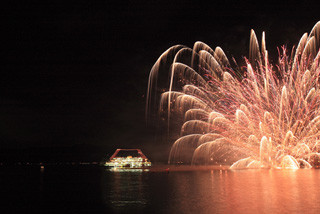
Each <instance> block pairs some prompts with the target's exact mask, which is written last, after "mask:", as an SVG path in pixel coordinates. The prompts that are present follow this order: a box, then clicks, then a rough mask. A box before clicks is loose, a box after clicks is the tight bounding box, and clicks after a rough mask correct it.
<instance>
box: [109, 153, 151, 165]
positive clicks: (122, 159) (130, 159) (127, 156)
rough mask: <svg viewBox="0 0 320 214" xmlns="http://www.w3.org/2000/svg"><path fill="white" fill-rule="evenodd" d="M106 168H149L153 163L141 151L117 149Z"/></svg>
mask: <svg viewBox="0 0 320 214" xmlns="http://www.w3.org/2000/svg"><path fill="white" fill-rule="evenodd" d="M104 166H107V167H113V168H130V169H131V168H148V167H150V166H151V162H150V161H149V160H148V158H147V157H146V156H145V155H144V154H143V153H142V151H141V149H117V150H116V151H115V153H114V154H113V155H112V156H111V157H110V159H109V161H107V162H106V163H105V164H104Z"/></svg>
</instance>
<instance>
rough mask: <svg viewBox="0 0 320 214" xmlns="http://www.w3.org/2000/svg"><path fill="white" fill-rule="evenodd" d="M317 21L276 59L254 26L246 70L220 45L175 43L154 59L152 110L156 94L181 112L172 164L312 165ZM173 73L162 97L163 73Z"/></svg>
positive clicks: (315, 156)
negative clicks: (271, 58) (272, 61)
mask: <svg viewBox="0 0 320 214" xmlns="http://www.w3.org/2000/svg"><path fill="white" fill-rule="evenodd" d="M319 44H320V22H318V23H317V24H316V25H315V26H314V28H313V29H312V30H311V33H310V34H309V35H308V34H307V33H305V34H304V35H303V36H302V38H301V39H300V42H299V44H298V45H297V48H296V49H295V50H293V52H292V54H290V55H287V50H286V49H285V48H282V51H281V53H280V54H279V61H278V63H277V64H275V65H271V64H270V63H269V60H268V51H267V49H266V43H265V36H264V33H263V35H262V42H261V51H260V47H259V43H258V41H257V38H256V35H255V32H254V31H253V30H251V34H250V47H249V50H250V51H249V58H248V59H246V58H245V63H246V67H245V71H243V69H242V70H241V69H239V68H238V67H237V68H232V67H236V66H231V63H230V62H229V60H228V58H227V56H226V55H225V53H224V52H223V50H222V49H221V48H220V47H217V48H215V50H213V49H211V48H210V47H209V46H208V45H206V44H204V43H203V42H196V43H195V44H194V47H193V49H190V48H188V47H185V46H182V45H177V46H173V47H171V48H169V49H168V50H167V51H166V52H164V53H163V54H162V55H161V56H160V58H159V59H158V60H157V62H156V63H155V65H154V66H153V68H152V70H151V72H150V76H149V85H148V92H147V114H148V112H149V111H152V109H154V108H153V104H154V103H157V100H158V98H159V100H160V107H159V109H158V110H159V111H160V112H161V113H162V114H163V112H166V114H167V116H166V117H167V120H168V124H170V122H169V121H170V120H173V119H174V120H176V119H177V118H182V119H183V122H182V124H181V129H180V130H181V132H180V138H178V139H177V140H176V141H175V142H174V144H173V145H172V147H171V152H170V155H169V163H177V162H185V163H191V164H195V165H197V164H205V165H207V164H210V165H212V164H213V165H230V166H231V168H261V167H265V168H300V167H304V168H311V167H313V166H318V164H319V157H320V153H319V152H320V88H319V72H320V67H319V58H320V51H319ZM163 72H167V73H168V74H169V77H170V80H169V86H168V89H167V91H166V92H164V93H162V94H161V97H159V96H157V93H159V92H158V91H157V89H158V85H157V82H158V75H159V74H160V73H163ZM158 103H159V102H158Z"/></svg>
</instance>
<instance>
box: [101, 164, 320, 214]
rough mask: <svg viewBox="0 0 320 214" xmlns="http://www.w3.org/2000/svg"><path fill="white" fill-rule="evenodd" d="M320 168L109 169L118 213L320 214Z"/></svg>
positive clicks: (107, 191) (106, 189) (111, 202)
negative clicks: (114, 170) (319, 213)
mask: <svg viewBox="0 0 320 214" xmlns="http://www.w3.org/2000/svg"><path fill="white" fill-rule="evenodd" d="M319 178H320V170H314V169H311V170H302V169H300V170H263V169H261V170H227V169H223V170H218V169H214V170H206V171H205V170H202V171H197V170H189V171H170V172H165V171H149V172H145V171H142V170H140V171H116V172H111V171H105V174H104V180H103V181H102V185H103V186H102V188H103V196H104V200H105V203H106V204H107V206H108V207H109V209H110V210H111V211H112V212H113V213H128V212H131V213H197V214H199V213H303V212H305V213H318V211H319V209H320V203H319V199H320V186H319V181H320V179H319Z"/></svg>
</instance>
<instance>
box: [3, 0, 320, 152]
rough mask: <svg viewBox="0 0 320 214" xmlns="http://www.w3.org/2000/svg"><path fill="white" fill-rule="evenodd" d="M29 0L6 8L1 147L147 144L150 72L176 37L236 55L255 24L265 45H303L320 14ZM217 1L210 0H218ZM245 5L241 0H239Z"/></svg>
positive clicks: (281, 7)
mask: <svg viewBox="0 0 320 214" xmlns="http://www.w3.org/2000/svg"><path fill="white" fill-rule="evenodd" d="M212 2H213V4H208V3H204V2H203V3H202V2H201V1H144V2H143V1H136V0H135V1H119V0H109V1H82V0H80V1H73V2H70V1H69V2H68V3H66V1H61V2H60V1H49V2H43V1H39V2H37V3H36V2H33V1H25V2H24V3H23V4H21V2H19V3H12V4H10V5H9V4H7V5H4V6H3V11H2V12H1V20H2V21H1V22H2V27H1V32H2V33H1V34H2V36H4V37H3V38H2V42H1V43H2V44H1V53H2V54H1V56H2V60H1V61H2V66H1V67H2V69H1V73H2V75H1V77H0V79H1V85H0V89H1V90H0V96H1V100H0V148H7V147H12V148H21V147H46V146H48V147H51V146H65V145H68V146H70V145H77V144H88V145H99V146H105V147H106V148H114V147H115V148H117V147H131V146H135V147H142V148H144V147H148V146H150V145H154V144H156V143H157V142H156V143H155V142H154V138H153V134H154V130H150V128H146V127H145V118H144V111H145V94H146V89H147V79H148V74H149V71H150V69H151V67H152V65H153V64H154V62H155V61H156V60H157V58H158V57H159V56H160V55H161V53H162V52H164V51H165V50H166V49H167V48H169V47H170V46H172V45H175V44H184V45H187V46H189V47H192V45H193V43H194V42H195V41H199V40H201V41H203V42H205V43H207V44H208V45H209V46H211V47H212V48H215V47H216V46H220V47H222V48H223V50H224V51H225V52H226V54H227V56H228V57H229V58H231V57H232V56H234V57H235V58H236V59H237V60H238V61H241V60H242V56H247V55H248V46H249V33H250V29H251V28H253V29H255V30H256V34H257V36H258V38H261V33H262V31H263V30H264V31H266V40H267V48H268V50H269V53H270V54H271V57H273V58H274V59H275V58H276V57H277V51H276V48H277V47H279V46H280V45H283V44H287V45H288V47H290V48H291V47H292V45H294V44H297V43H298V41H299V39H300V37H301V36H302V34H303V33H304V32H310V30H311V28H312V27H313V25H314V24H315V23H316V22H317V21H318V20H320V16H319V15H318V14H319V12H318V11H319V6H318V5H313V4H311V3H309V4H308V3H307V2H306V3H303V2H300V3H294V2H293V1H287V2H281V3H278V4H277V5H269V4H265V5H263V4H261V3H260V1H251V2H248V1H230V0H228V1H212ZM212 2H211V3H212ZM240 2H241V3H240Z"/></svg>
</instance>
